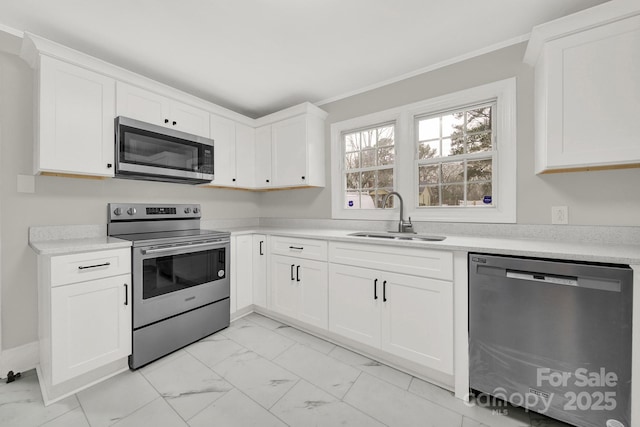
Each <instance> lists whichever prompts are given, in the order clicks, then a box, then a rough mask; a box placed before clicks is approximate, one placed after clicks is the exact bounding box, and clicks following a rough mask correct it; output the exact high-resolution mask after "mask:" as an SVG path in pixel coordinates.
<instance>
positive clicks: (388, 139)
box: [378, 126, 395, 147]
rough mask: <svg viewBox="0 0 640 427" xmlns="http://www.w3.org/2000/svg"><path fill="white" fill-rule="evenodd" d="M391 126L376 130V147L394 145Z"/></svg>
mask: <svg viewBox="0 0 640 427" xmlns="http://www.w3.org/2000/svg"><path fill="white" fill-rule="evenodd" d="M393 133H394V131H393V126H386V127H383V128H379V129H378V147H385V146H389V145H393V144H394V140H395V139H394V135H393Z"/></svg>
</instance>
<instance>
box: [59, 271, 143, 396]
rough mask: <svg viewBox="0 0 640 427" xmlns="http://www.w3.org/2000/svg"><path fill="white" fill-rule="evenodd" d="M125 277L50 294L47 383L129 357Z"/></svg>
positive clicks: (128, 278) (128, 292)
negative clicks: (50, 362) (48, 372)
mask: <svg viewBox="0 0 640 427" xmlns="http://www.w3.org/2000/svg"><path fill="white" fill-rule="evenodd" d="M130 285H131V276H130V275H128V274H125V275H122V276H114V277H109V278H106V279H99V280H92V281H89V282H82V283H77V284H74V285H67V286H58V287H56V288H53V289H52V290H51V337H52V342H51V352H52V354H51V356H52V364H51V366H52V372H51V382H52V384H54V385H55V384H59V383H61V382H63V381H66V380H69V379H71V378H74V377H76V376H78V375H81V374H84V373H86V372H89V371H91V370H94V369H97V368H99V367H101V366H104V365H106V364H108V363H110V362H113V361H116V360H118V359H121V358H123V357H126V356H128V355H129V354H131V305H130V304H131V303H130V302H131V286H130Z"/></svg>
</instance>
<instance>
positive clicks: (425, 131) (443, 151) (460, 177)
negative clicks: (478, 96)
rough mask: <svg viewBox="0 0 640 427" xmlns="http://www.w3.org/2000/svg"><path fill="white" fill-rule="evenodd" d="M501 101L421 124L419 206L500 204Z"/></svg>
mask: <svg viewBox="0 0 640 427" xmlns="http://www.w3.org/2000/svg"><path fill="white" fill-rule="evenodd" d="M494 110H495V103H491V104H485V105H479V106H473V107H468V108H464V109H459V110H455V111H451V112H448V113H444V114H439V115H437V116H429V117H420V118H417V119H416V124H417V135H418V138H417V156H418V189H419V192H418V206H419V207H434V206H463V207H481V206H495V203H496V200H495V198H494V197H493V186H492V183H493V154H494V150H495V148H494V147H495V135H494V131H493V129H494V124H493V120H494V119H493V117H494V115H493V113H494Z"/></svg>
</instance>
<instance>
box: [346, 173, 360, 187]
mask: <svg viewBox="0 0 640 427" xmlns="http://www.w3.org/2000/svg"><path fill="white" fill-rule="evenodd" d="M358 188H360V172H354V173H348V174H347V190H352V189H358Z"/></svg>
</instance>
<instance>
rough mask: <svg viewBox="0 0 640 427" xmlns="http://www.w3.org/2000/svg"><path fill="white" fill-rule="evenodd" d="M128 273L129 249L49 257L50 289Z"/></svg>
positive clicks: (129, 265)
mask: <svg viewBox="0 0 640 427" xmlns="http://www.w3.org/2000/svg"><path fill="white" fill-rule="evenodd" d="M130 272H131V249H129V248H122V249H109V250H106V251H95V252H85V253H80V254H71V255H60V256H53V257H51V286H52V287H54V286H60V285H66V284H69V283H76V282H84V281H87V280H94V279H100V278H103V277H110V276H117V275H120V274H129V273H130Z"/></svg>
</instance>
